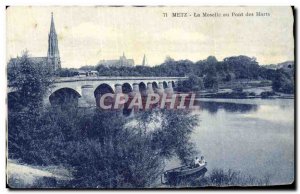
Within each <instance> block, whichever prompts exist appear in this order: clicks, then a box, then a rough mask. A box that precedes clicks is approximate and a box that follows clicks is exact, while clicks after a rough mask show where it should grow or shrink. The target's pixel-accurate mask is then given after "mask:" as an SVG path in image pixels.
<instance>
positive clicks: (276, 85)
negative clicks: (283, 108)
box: [272, 69, 294, 94]
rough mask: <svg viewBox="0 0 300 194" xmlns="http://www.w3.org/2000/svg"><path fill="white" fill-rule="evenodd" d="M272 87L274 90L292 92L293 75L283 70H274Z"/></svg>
mask: <svg viewBox="0 0 300 194" xmlns="http://www.w3.org/2000/svg"><path fill="white" fill-rule="evenodd" d="M272 88H273V90H274V91H276V92H282V93H286V94H293V93H294V76H293V75H289V74H288V73H287V72H285V71H283V70H280V69H279V70H276V75H275V76H274V78H273V82H272Z"/></svg>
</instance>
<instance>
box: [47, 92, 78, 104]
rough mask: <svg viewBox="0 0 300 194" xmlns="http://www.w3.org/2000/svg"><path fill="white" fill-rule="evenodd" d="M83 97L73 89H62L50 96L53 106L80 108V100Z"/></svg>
mask: <svg viewBox="0 0 300 194" xmlns="http://www.w3.org/2000/svg"><path fill="white" fill-rule="evenodd" d="M80 97H81V95H80V94H79V93H78V92H77V91H76V90H74V89H72V88H67V87H66V88H60V89H58V90H56V91H55V92H53V93H52V94H51V95H50V96H49V101H50V104H51V105H52V106H64V107H68V106H78V98H80Z"/></svg>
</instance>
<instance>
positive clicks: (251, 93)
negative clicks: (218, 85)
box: [196, 86, 294, 99]
mask: <svg viewBox="0 0 300 194" xmlns="http://www.w3.org/2000/svg"><path fill="white" fill-rule="evenodd" d="M196 97H197V98H224V99H252V98H269V99H276V98H279V99H294V94H284V93H279V92H274V91H273V90H272V88H271V87H270V86H267V87H255V88H247V89H243V90H242V89H241V90H239V91H236V90H233V89H229V88H223V89H219V90H218V91H210V90H202V91H198V92H196Z"/></svg>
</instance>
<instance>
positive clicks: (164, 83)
mask: <svg viewBox="0 0 300 194" xmlns="http://www.w3.org/2000/svg"><path fill="white" fill-rule="evenodd" d="M163 86H164V89H166V88H167V87H168V83H167V82H166V81H163Z"/></svg>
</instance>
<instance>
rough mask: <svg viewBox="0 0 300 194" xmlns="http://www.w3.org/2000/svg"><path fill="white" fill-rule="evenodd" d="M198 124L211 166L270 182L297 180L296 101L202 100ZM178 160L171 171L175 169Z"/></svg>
mask: <svg viewBox="0 0 300 194" xmlns="http://www.w3.org/2000/svg"><path fill="white" fill-rule="evenodd" d="M198 100H199V101H198V104H199V105H200V110H197V111H195V112H196V113H198V114H199V117H200V120H201V121H200V123H199V127H197V128H196V130H195V131H194V133H193V134H192V141H193V142H194V143H195V145H196V148H197V149H198V151H199V153H200V154H201V155H204V156H205V157H206V160H207V161H208V173H209V172H210V171H211V170H212V169H213V168H222V169H234V170H237V171H241V172H243V173H246V174H249V175H252V176H256V177H259V178H262V177H264V176H270V177H271V184H287V183H291V182H293V180H294V100H292V99H272V100H271V99H269V100H262V99H234V100H230V99H198ZM178 164H179V163H178V161H177V160H176V159H175V160H173V161H170V164H169V167H170V168H171V167H174V166H177V165H178Z"/></svg>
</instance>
